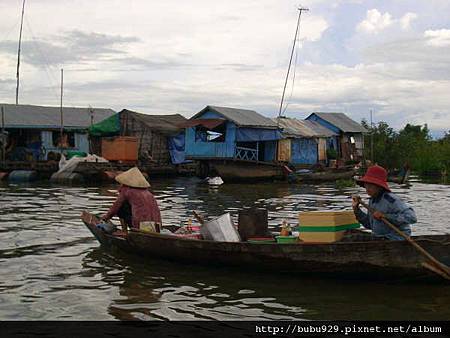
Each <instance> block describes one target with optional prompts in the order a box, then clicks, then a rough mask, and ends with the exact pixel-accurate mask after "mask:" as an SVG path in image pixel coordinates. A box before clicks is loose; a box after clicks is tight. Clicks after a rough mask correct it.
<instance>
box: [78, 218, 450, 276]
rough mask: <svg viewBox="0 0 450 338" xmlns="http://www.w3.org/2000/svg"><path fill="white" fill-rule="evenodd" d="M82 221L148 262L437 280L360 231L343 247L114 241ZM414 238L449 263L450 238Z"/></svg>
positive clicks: (414, 257)
mask: <svg viewBox="0 0 450 338" xmlns="http://www.w3.org/2000/svg"><path fill="white" fill-rule="evenodd" d="M81 218H82V220H83V222H84V224H85V225H86V226H87V228H88V229H89V230H90V231H91V232H92V234H93V235H94V236H95V237H96V239H97V240H98V241H99V242H100V243H101V245H103V246H105V247H112V248H118V249H121V250H125V251H128V252H133V253H137V254H139V255H142V256H144V257H149V258H156V257H160V258H163V259H170V260H174V261H179V262H187V263H195V264H206V265H208V264H209V265H216V266H217V265H219V266H231V267H233V266H234V267H241V268H244V269H246V270H251V269H258V270H272V271H276V272H277V273H281V272H287V273H289V274H293V273H299V274H308V275H310V274H320V275H328V276H331V277H344V278H359V279H387V278H389V280H391V278H401V279H403V278H420V279H422V278H425V279H426V280H428V279H430V278H431V279H437V280H439V276H437V275H435V274H433V273H432V272H430V271H429V270H427V269H425V268H423V267H422V265H421V264H422V262H424V258H423V256H421V255H420V254H419V253H417V251H416V250H415V249H414V248H413V247H412V246H411V245H410V244H409V243H408V242H406V241H387V240H375V239H373V238H372V237H371V235H370V234H369V233H365V232H361V231H357V230H353V232H352V233H350V235H349V236H346V237H345V238H344V239H343V240H342V241H340V242H335V243H330V244H313V243H302V242H300V243H295V244H267V243H264V244H254V243H249V242H238V243H228V242H214V241H206V240H195V239H186V238H178V237H175V236H170V235H161V234H152V233H143V232H139V231H130V232H129V233H128V236H126V237H124V236H123V235H121V233H120V232H118V234H117V235H111V234H107V233H105V232H103V231H102V230H100V229H98V228H97V227H96V224H98V223H99V222H100V220H99V219H98V218H97V217H96V216H95V215H92V214H90V213H88V212H83V214H82V215H81ZM114 234H116V233H114ZM413 238H414V240H415V241H416V242H417V243H418V244H419V245H420V246H422V247H423V248H424V249H425V250H427V251H428V252H430V253H431V254H432V255H433V256H434V257H436V258H437V259H439V260H440V261H441V262H443V263H445V264H449V263H450V235H429V236H416V237H413Z"/></svg>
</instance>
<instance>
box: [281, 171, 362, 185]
mask: <svg viewBox="0 0 450 338" xmlns="http://www.w3.org/2000/svg"><path fill="white" fill-rule="evenodd" d="M354 175H355V171H354V170H352V169H350V170H348V169H345V170H340V169H334V170H326V171H318V172H310V173H308V172H305V173H299V172H297V173H292V174H289V177H288V180H289V181H290V182H291V183H296V182H330V181H336V180H342V179H351V178H352V177H353V176H354Z"/></svg>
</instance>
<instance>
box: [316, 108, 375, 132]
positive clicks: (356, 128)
mask: <svg viewBox="0 0 450 338" xmlns="http://www.w3.org/2000/svg"><path fill="white" fill-rule="evenodd" d="M313 114H316V115H317V116H318V117H320V118H321V119H323V120H325V121H327V122H329V123H331V124H332V125H334V126H336V127H337V128H339V129H340V130H342V131H343V132H344V133H367V132H368V130H367V129H366V128H364V127H363V126H362V125H360V124H359V123H358V122H356V121H353V120H352V119H351V118H350V117H348V116H347V115H345V114H344V113H320V112H315V113H312V114H311V115H313ZM311 115H310V116H311ZM308 117H309V116H308Z"/></svg>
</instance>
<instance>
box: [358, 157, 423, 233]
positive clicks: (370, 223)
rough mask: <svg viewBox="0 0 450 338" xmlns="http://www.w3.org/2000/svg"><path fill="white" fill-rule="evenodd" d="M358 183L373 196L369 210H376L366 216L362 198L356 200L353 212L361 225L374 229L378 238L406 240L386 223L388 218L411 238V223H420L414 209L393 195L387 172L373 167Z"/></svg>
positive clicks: (375, 166) (377, 166)
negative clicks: (361, 203) (361, 204)
mask: <svg viewBox="0 0 450 338" xmlns="http://www.w3.org/2000/svg"><path fill="white" fill-rule="evenodd" d="M356 183H358V184H359V185H360V186H362V187H364V188H366V192H367V194H368V195H369V197H370V200H369V207H370V208H371V209H373V210H375V212H373V213H368V214H366V213H365V212H363V211H362V210H361V209H360V208H359V199H356V198H355V199H353V212H354V213H355V216H356V218H357V219H358V221H359V223H361V224H362V225H363V226H364V227H365V228H368V229H371V230H372V234H373V235H374V236H377V237H384V238H387V239H390V240H403V239H404V238H403V237H401V236H400V235H398V234H397V233H396V232H395V231H394V230H392V229H391V228H390V227H388V226H387V225H386V224H384V222H383V221H382V218H386V219H387V220H388V221H390V222H391V223H393V224H394V225H396V226H397V227H398V228H399V229H400V230H401V231H403V232H404V233H405V234H407V235H408V236H410V235H411V226H410V224H412V223H416V222H417V218H416V214H415V212H414V210H413V209H412V208H411V207H410V206H408V205H407V204H405V203H404V202H403V201H402V200H401V199H400V198H399V197H398V196H397V195H395V194H394V193H392V192H391V189H390V188H389V186H388V184H387V171H386V169H384V168H383V167H380V166H379V165H374V166H371V167H369V169H367V172H366V174H365V175H364V176H363V177H362V178H361V179H359V180H357V181H356Z"/></svg>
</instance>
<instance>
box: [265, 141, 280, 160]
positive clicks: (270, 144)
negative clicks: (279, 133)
mask: <svg viewBox="0 0 450 338" xmlns="http://www.w3.org/2000/svg"><path fill="white" fill-rule="evenodd" d="M264 143H265V148H264V159H263V161H265V162H272V161H274V160H275V156H276V153H277V141H267V142H264Z"/></svg>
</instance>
